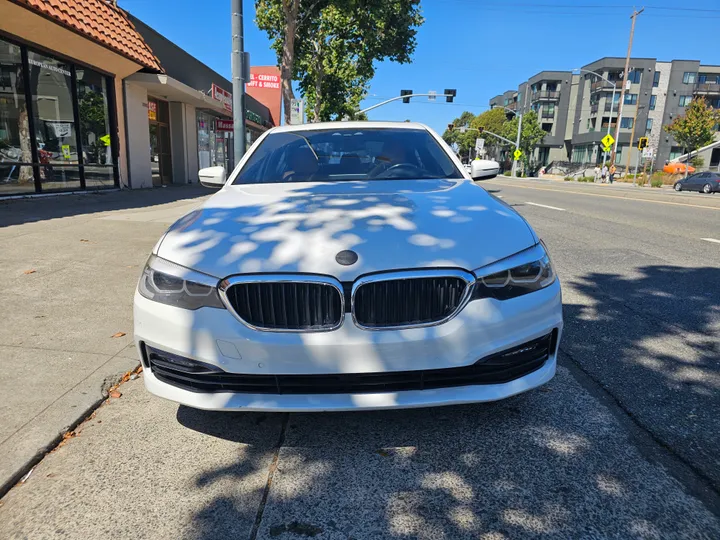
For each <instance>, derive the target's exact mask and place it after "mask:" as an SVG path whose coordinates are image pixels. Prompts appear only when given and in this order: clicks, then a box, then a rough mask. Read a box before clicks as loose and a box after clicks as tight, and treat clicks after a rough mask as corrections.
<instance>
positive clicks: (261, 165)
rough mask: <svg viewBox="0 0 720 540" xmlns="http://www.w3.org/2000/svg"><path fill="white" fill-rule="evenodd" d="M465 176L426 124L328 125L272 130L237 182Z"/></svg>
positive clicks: (261, 182)
mask: <svg viewBox="0 0 720 540" xmlns="http://www.w3.org/2000/svg"><path fill="white" fill-rule="evenodd" d="M400 178H406V179H424V178H462V174H461V173H460V171H458V169H457V167H455V164H454V163H453V161H452V159H451V158H450V156H448V155H447V153H446V152H445V151H444V150H443V149H442V147H441V146H440V145H439V144H438V142H437V141H436V140H435V139H434V138H433V137H432V135H430V133H428V132H427V131H426V130H424V129H347V128H344V129H343V128H339V129H324V130H312V131H306V130H303V131H296V132H288V131H286V132H283V133H271V134H270V135H268V136H267V137H266V138H265V139H264V140H263V142H262V143H261V144H260V146H259V147H258V148H257V149H256V150H255V151H254V152H253V154H252V156H251V157H250V159H249V160H248V162H247V163H246V164H245V165H244V166H243V168H242V170H241V171H240V174H238V176H237V178H235V180H234V182H233V184H275V183H281V182H339V181H350V180H390V179H400Z"/></svg>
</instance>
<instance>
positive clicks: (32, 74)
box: [0, 0, 160, 197]
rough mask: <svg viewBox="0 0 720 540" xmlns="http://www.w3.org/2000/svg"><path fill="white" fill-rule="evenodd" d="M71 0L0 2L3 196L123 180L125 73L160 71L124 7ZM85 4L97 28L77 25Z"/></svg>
mask: <svg viewBox="0 0 720 540" xmlns="http://www.w3.org/2000/svg"><path fill="white" fill-rule="evenodd" d="M64 5H65V9H66V12H65V17H64V18H59V17H58V18H56V17H55V13H56V12H54V11H53V12H48V7H47V4H46V3H43V2H41V1H40V0H28V2H27V3H26V4H25V5H22V6H20V5H17V4H15V3H11V2H8V1H7V0H0V10H1V11H2V17H0V197H2V196H13V195H28V194H36V193H54V192H61V191H78V190H95V189H103V188H114V187H118V186H120V185H121V181H122V178H123V177H124V170H125V153H124V148H123V147H122V139H123V138H124V129H122V126H120V125H118V118H122V114H123V111H122V106H121V104H119V103H118V99H117V95H118V92H117V90H118V88H119V81H120V79H122V78H124V77H126V76H127V75H130V74H132V73H135V72H137V71H139V70H141V69H143V68H145V69H147V70H150V71H152V70H154V71H159V70H160V67H159V65H158V64H157V61H156V59H155V58H154V56H152V52H151V51H150V49H149V48H147V46H146V45H145V44H144V42H143V41H142V38H141V37H140V36H139V35H138V34H137V33H136V32H135V31H134V29H133V28H132V25H131V24H130V23H129V22H128V21H127V19H125V18H124V16H123V13H122V12H121V10H118V9H117V8H115V7H114V6H112V5H109V4H106V3H98V4H97V5H95V4H94V3H93V6H91V7H88V5H82V6H81V5H80V2H79V1H70V0H68V1H67V2H66V3H65V4H64ZM88 9H91V10H95V13H94V15H95V16H97V18H98V23H97V24H96V25H95V26H93V27H92V28H91V27H90V26H87V25H86V26H78V24H72V23H73V22H75V23H77V22H78V21H79V20H80V19H81V18H82V17H83V16H87V10H88ZM83 14H84V15H83ZM111 18H112V19H113V20H114V22H113V23H106V22H105V21H107V20H108V19H111ZM80 27H83V28H84V30H82V31H81V30H78V29H77V28H80ZM108 36H111V37H112V39H114V41H113V43H112V44H109V43H107V41H108ZM101 40H104V42H102V43H101V42H100V41H101Z"/></svg>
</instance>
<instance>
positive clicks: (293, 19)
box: [280, 0, 300, 124]
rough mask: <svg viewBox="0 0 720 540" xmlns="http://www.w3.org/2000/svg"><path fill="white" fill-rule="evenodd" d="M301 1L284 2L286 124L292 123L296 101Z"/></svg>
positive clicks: (281, 72) (281, 73) (286, 0)
mask: <svg viewBox="0 0 720 540" xmlns="http://www.w3.org/2000/svg"><path fill="white" fill-rule="evenodd" d="M299 4H300V0H282V6H283V13H284V15H285V42H284V43H283V54H282V62H281V65H280V77H281V79H282V97H283V111H284V114H285V123H286V124H289V123H290V100H292V99H295V94H294V93H293V89H292V78H293V71H294V66H295V35H296V33H297V22H298V20H297V17H298V7H299Z"/></svg>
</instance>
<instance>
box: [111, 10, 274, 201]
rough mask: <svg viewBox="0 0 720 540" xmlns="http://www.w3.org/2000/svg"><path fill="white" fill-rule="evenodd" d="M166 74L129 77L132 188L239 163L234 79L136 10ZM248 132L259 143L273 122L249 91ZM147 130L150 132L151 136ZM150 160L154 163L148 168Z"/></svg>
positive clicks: (188, 179)
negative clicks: (164, 33) (168, 36)
mask: <svg viewBox="0 0 720 540" xmlns="http://www.w3.org/2000/svg"><path fill="white" fill-rule="evenodd" d="M130 20H131V21H132V23H133V25H134V27H135V28H136V29H137V31H138V32H139V33H140V35H142V37H143V39H144V40H145V41H146V42H147V44H148V45H149V46H150V47H151V48H152V50H153V53H154V54H155V55H157V58H158V59H159V61H160V63H161V65H162V66H163V69H164V73H162V74H153V73H136V74H134V75H132V76H130V77H128V78H127V79H126V80H125V81H124V92H125V101H126V104H127V125H128V132H131V133H133V137H132V138H131V140H128V153H129V157H130V171H129V181H130V184H131V186H132V187H134V188H135V187H151V186H158V185H164V184H168V183H173V184H187V183H195V182H198V171H199V170H200V169H202V168H204V167H212V166H222V167H225V169H226V170H230V168H231V166H232V164H233V163H234V155H233V154H234V144H233V142H234V141H233V120H232V118H233V113H232V93H231V92H232V84H231V83H230V81H228V80H227V79H226V78H224V77H222V76H221V75H220V74H218V73H217V72H215V71H213V70H212V69H210V68H209V67H208V66H206V65H205V64H203V63H202V62H200V61H199V60H197V59H196V58H194V57H193V56H191V55H190V54H188V53H187V52H186V51H184V50H182V49H181V48H180V47H178V46H177V45H175V44H174V43H172V42H171V41H169V40H168V39H166V38H165V37H163V36H162V35H160V34H159V33H157V32H156V31H155V30H153V29H152V28H150V27H149V26H147V25H146V24H145V23H143V22H142V21H141V20H139V19H137V18H135V17H133V16H132V15H130ZM246 117H247V122H246V124H247V125H246V128H247V129H246V135H247V141H248V143H249V144H250V143H252V142H254V141H255V140H256V139H257V137H259V136H260V135H261V134H262V133H263V132H265V131H267V130H268V129H269V128H270V127H272V125H273V124H272V123H271V122H270V113H269V110H268V108H267V107H265V106H264V105H263V104H261V103H259V102H258V101H257V100H255V99H254V98H252V97H250V96H246ZM145 133H148V136H147V138H146V136H145ZM148 161H149V162H150V167H149V168H148V167H147V163H148Z"/></svg>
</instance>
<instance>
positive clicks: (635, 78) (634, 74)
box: [627, 70, 642, 84]
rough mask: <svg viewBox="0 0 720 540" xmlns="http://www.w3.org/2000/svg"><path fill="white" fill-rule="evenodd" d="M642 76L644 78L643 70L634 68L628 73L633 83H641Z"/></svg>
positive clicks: (628, 78) (629, 79)
mask: <svg viewBox="0 0 720 540" xmlns="http://www.w3.org/2000/svg"><path fill="white" fill-rule="evenodd" d="M641 78H642V71H639V70H633V71H631V72H630V73H628V77H627V80H628V81H630V82H631V83H632V84H640V79H641Z"/></svg>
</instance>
